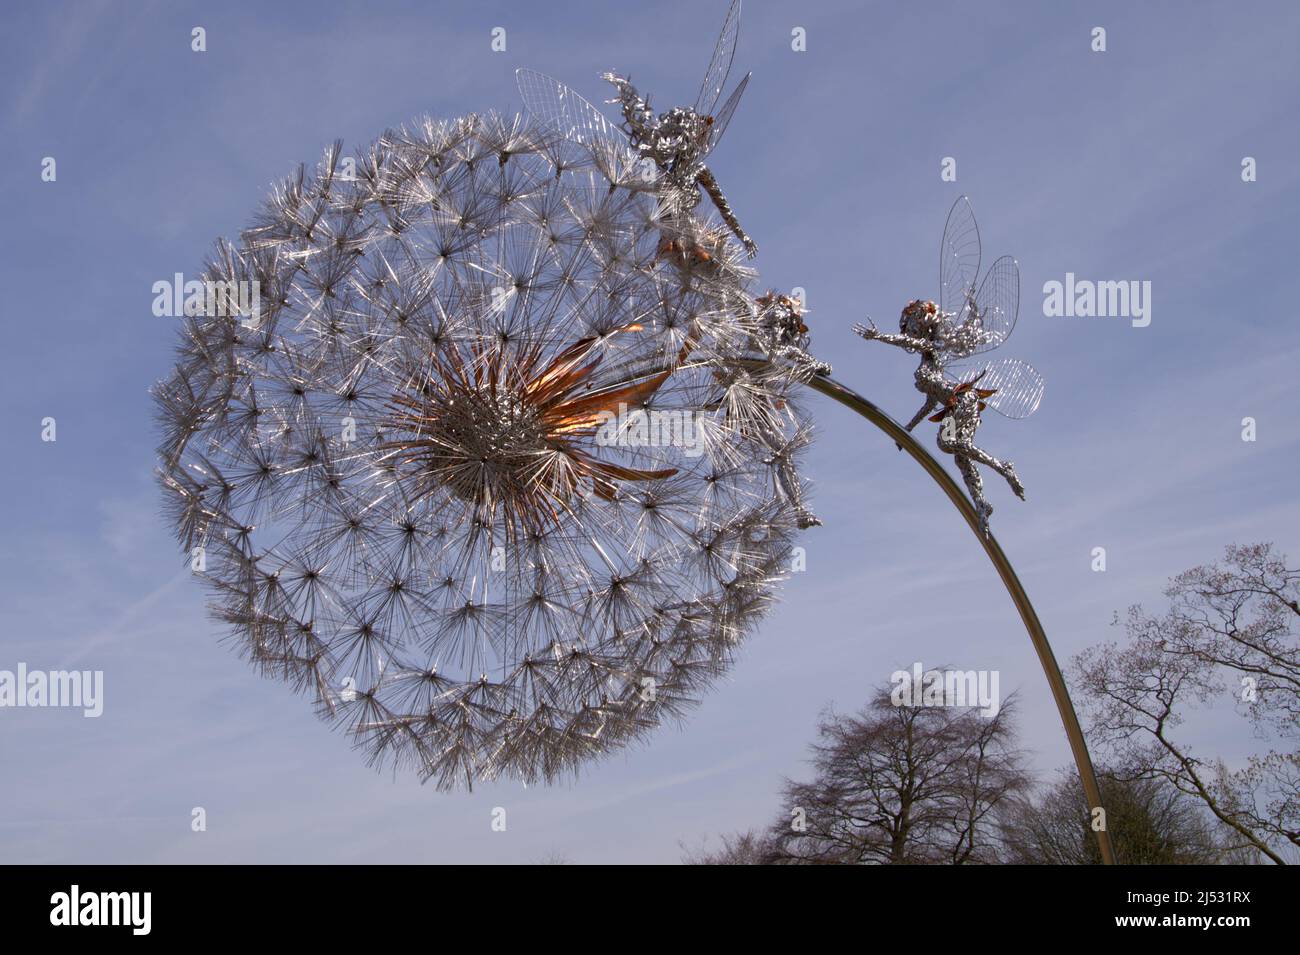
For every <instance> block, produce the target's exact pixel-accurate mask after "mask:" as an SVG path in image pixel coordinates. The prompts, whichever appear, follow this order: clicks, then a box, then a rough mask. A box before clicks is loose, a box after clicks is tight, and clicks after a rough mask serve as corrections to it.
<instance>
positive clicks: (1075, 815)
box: [998, 770, 1256, 865]
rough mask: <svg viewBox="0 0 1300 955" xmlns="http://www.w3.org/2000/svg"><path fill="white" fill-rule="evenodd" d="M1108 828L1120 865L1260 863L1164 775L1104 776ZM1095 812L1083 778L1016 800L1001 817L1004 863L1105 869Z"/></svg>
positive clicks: (1065, 776) (1067, 777) (1068, 778)
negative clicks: (1082, 784)
mask: <svg viewBox="0 0 1300 955" xmlns="http://www.w3.org/2000/svg"><path fill="white" fill-rule="evenodd" d="M1098 777H1099V784H1100V786H1101V794H1102V802H1103V803H1104V804H1105V807H1106V827H1107V831H1108V832H1109V833H1110V837H1111V842H1112V843H1113V845H1114V847H1115V855H1116V858H1117V861H1118V862H1120V863H1121V864H1123V865H1196V864H1199V865H1212V864H1217V863H1227V862H1250V861H1255V858H1256V856H1255V853H1254V851H1253V850H1250V851H1248V852H1247V851H1243V850H1242V848H1241V839H1240V837H1239V836H1238V835H1237V833H1236V832H1235V831H1233V830H1231V829H1229V828H1228V827H1227V826H1224V825H1222V824H1221V823H1219V822H1218V820H1216V819H1214V818H1213V817H1211V816H1209V814H1208V813H1207V812H1206V810H1205V807H1204V806H1202V805H1201V804H1200V803H1199V802H1198V801H1197V800H1196V799H1194V798H1193V797H1190V796H1188V795H1186V794H1185V793H1183V792H1181V791H1180V790H1179V789H1178V788H1177V787H1176V786H1174V785H1173V784H1172V783H1170V782H1168V781H1167V780H1165V779H1162V778H1159V777H1150V776H1142V775H1141V774H1135V773H1132V772H1119V773H1114V772H1105V771H1103V772H1100V773H1099V774H1098ZM1092 822H1093V820H1092V814H1091V811H1090V807H1089V806H1088V801H1087V799H1086V798H1085V797H1084V794H1083V790H1082V788H1081V787H1080V785H1079V779H1078V776H1077V775H1075V774H1074V773H1073V772H1072V771H1070V770H1062V771H1061V773H1060V781H1059V782H1057V783H1056V784H1055V785H1053V786H1050V787H1048V788H1047V789H1046V790H1045V791H1043V792H1042V793H1040V794H1038V795H1037V796H1036V797H1032V798H1031V797H1026V796H1017V797H1016V798H1014V799H1011V800H1008V801H1006V802H1005V803H1004V804H1003V806H1002V808H1001V810H1000V811H999V813H998V827H999V830H1000V834H1001V838H1002V847H1003V853H1004V855H1003V858H1004V860H1005V861H1006V862H1009V863H1014V864H1019V865H1100V864H1101V853H1100V852H1099V850H1098V848H1097V840H1096V839H1095V838H1094V835H1093V832H1092Z"/></svg>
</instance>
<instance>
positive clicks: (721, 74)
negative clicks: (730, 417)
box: [515, 0, 830, 528]
mask: <svg viewBox="0 0 1300 955" xmlns="http://www.w3.org/2000/svg"><path fill="white" fill-rule="evenodd" d="M740 9H741V0H733V2H732V4H731V6H730V8H729V9H728V10H727V16H726V19H725V21H724V22H723V25H722V32H721V34H720V35H719V36H718V41H717V43H716V44H715V46H714V49H713V56H712V58H711V59H710V60H709V65H708V68H707V69H706V70H705V71H704V81H703V83H702V84H701V86H700V92H699V95H698V96H697V97H696V100H695V104H694V105H693V106H677V107H673V108H672V109H669V110H667V111H665V112H663V113H658V114H656V113H655V111H654V109H653V108H651V105H650V100H649V98H648V97H646V96H643V95H642V94H641V93H640V92H639V91H638V90H637V89H636V87H635V86H633V85H632V83H631V81H630V80H628V79H626V78H624V77H622V76H619V75H618V74H615V73H604V74H602V76H601V78H602V79H604V80H605V81H607V82H609V83H611V84H612V85H613V86H614V89H615V91H616V96H615V98H614V99H612V100H610V101H609V102H610V103H616V104H618V105H619V107H620V109H621V111H622V114H623V122H622V124H615V123H613V122H611V121H609V120H607V119H606V118H605V116H604V114H603V113H602V112H601V111H600V110H599V109H597V108H596V107H595V106H593V105H592V104H591V103H590V102H589V101H588V100H586V99H585V98H583V97H582V96H581V95H579V94H578V93H576V92H574V91H573V90H572V89H570V88H569V87H568V86H566V85H565V84H563V83H561V82H560V81H559V80H557V79H554V78H553V77H550V76H547V75H546V74H544V73H539V72H537V71H535V70H529V69H519V70H516V71H515V77H516V81H517V83H518V86H519V94H520V96H521V97H522V99H523V101H524V105H525V106H526V107H527V109H528V111H529V113H531V114H532V115H533V117H534V119H536V120H538V121H539V122H540V123H541V124H542V125H543V126H545V127H548V128H550V129H552V130H554V131H556V132H558V133H559V134H560V135H561V136H563V137H564V138H565V139H568V140H570V141H572V142H575V143H578V144H580V145H582V146H584V147H586V148H587V149H589V150H591V152H592V153H593V154H594V155H596V156H597V157H600V156H602V155H603V154H605V153H607V152H609V151H611V150H612V152H614V153H619V152H624V153H626V152H629V151H630V152H631V154H632V155H635V156H636V157H637V159H638V162H639V163H642V164H646V163H649V164H652V166H653V168H654V169H655V170H656V172H657V179H656V181H655V182H654V191H655V192H656V194H657V197H658V200H659V210H660V217H659V221H660V223H661V227H662V239H661V242H660V246H659V256H658V258H659V260H661V261H665V262H668V263H670V264H672V265H674V266H676V267H677V268H679V269H680V270H682V271H683V272H684V273H687V274H690V273H695V274H702V275H705V276H708V275H713V274H716V273H717V272H718V270H719V269H720V268H721V267H722V261H723V259H724V258H725V255H724V249H723V245H724V244H725V236H726V233H725V231H723V230H714V231H709V232H705V233H703V234H702V233H700V232H699V231H698V230H697V229H695V228H692V227H690V225H691V223H690V218H691V217H690V215H689V213H690V212H691V210H693V209H694V208H695V207H696V206H697V205H698V204H699V202H700V190H701V189H703V190H704V192H705V193H707V194H708V196H709V198H710V199H711V200H712V201H713V204H714V206H716V207H717V210H718V213H719V215H720V216H721V218H722V221H723V223H725V225H726V228H727V229H729V230H730V231H731V232H732V234H734V235H735V237H736V239H737V240H739V242H740V244H741V245H742V246H744V248H745V251H746V252H747V253H748V255H749V257H750V258H753V256H754V255H755V253H756V252H757V251H758V246H757V245H756V244H755V242H754V240H753V239H752V238H750V236H749V235H748V234H747V233H746V232H745V230H744V229H743V228H741V225H740V222H739V221H738V220H737V218H736V215H735V213H734V211H733V210H732V208H731V205H730V203H729V202H728V201H727V198H726V196H725V195H723V193H722V189H721V188H720V187H719V185H718V181H717V179H716V178H715V177H714V175H713V173H712V171H710V169H709V168H708V167H707V166H706V165H705V164H704V159H705V157H706V156H708V155H709V154H710V153H711V152H712V151H713V149H714V147H715V146H717V144H718V142H719V140H721V138H722V134H723V133H724V132H725V131H726V129H727V126H728V124H729V123H730V122H731V117H732V116H733V115H735V112H736V106H737V105H738V104H739V103H740V98H741V96H742V95H743V94H744V92H745V88H746V86H747V85H748V83H749V77H750V74H748V73H747V74H745V76H744V77H743V78H742V79H741V81H740V82H739V83H738V84H737V85H736V88H735V89H734V90H733V91H732V93H731V95H730V96H728V97H727V98H726V100H725V102H723V103H722V106H721V107H720V108H716V109H715V107H717V104H718V101H719V100H720V99H721V97H722V91H723V89H724V87H725V86H726V83H727V78H728V76H729V74H730V72H731V64H732V60H733V59H734V58H735V52H736V40H737V37H738V36H739V34H740ZM726 307H727V308H729V309H733V310H737V311H738V312H739V311H740V310H743V311H744V313H745V314H744V316H743V318H741V324H742V325H744V326H747V327H757V329H758V334H757V335H755V336H754V337H753V340H752V341H751V343H750V344H751V346H752V347H753V349H754V350H755V351H756V352H757V353H759V354H762V355H763V356H764V357H765V358H767V359H768V360H775V359H781V360H782V362H781V364H782V367H783V368H784V369H786V373H787V374H789V375H791V376H793V377H794V378H795V379H803V380H806V379H807V377H809V376H810V375H813V374H823V375H824V374H829V373H830V366H829V365H826V364H825V363H822V362H818V361H816V360H815V359H813V358H812V357H811V356H810V355H808V353H807V351H806V348H807V345H808V328H807V326H806V325H804V324H803V321H802V314H803V310H802V306H801V305H800V304H799V303H798V302H797V301H796V300H794V299H792V298H790V297H789V296H785V295H778V294H777V293H775V292H769V293H768V294H767V295H765V296H763V297H760V298H758V299H756V300H754V301H752V302H751V301H744V302H738V301H736V300H734V299H733V300H730V301H729V302H728V303H727V306H726ZM738 317H739V316H738ZM690 350H691V339H690V337H689V336H688V337H687V340H686V343H685V344H684V346H683V348H682V349H681V351H680V352H679V353H678V356H677V361H678V363H679V364H681V363H683V362H685V361H686V359H687V357H688V355H689V353H690ZM736 374H737V375H739V376H742V377H743V376H745V375H747V374H749V372H747V371H745V370H744V369H740V368H738V369H737V371H736ZM731 384H732V385H737V382H731ZM785 410H786V409H785V408H784V405H783V404H782V405H781V406H773V407H771V408H769V409H767V414H766V415H765V416H759V417H757V418H754V419H753V420H749V421H745V422H743V423H741V422H734V421H733V422H731V425H732V426H735V427H738V428H740V429H741V431H742V433H744V434H746V435H749V436H753V437H757V438H759V439H760V440H762V441H763V442H764V443H765V444H767V446H768V448H769V449H770V452H771V454H770V457H769V458H768V459H767V463H769V464H772V465H774V466H775V468H776V485H777V490H778V493H780V494H781V495H782V496H784V497H785V498H786V499H787V500H788V501H789V502H790V503H791V504H793V506H794V508H795V511H796V513H797V515H798V516H797V523H798V525H799V526H800V527H803V528H807V527H815V526H817V525H819V524H820V523H821V521H820V520H818V519H817V517H816V516H815V515H813V513H812V512H811V511H809V510H808V508H807V507H806V506H805V504H804V502H803V499H802V494H801V492H800V482H799V478H798V475H797V474H796V473H795V471H794V468H793V457H794V454H795V453H796V452H797V451H798V450H799V449H801V448H802V447H803V446H804V445H806V443H807V441H808V435H807V433H806V432H805V431H801V430H796V432H795V436H794V437H793V438H792V437H790V436H789V435H788V434H787V433H786V424H788V422H787V421H785V420H783V418H784V412H785Z"/></svg>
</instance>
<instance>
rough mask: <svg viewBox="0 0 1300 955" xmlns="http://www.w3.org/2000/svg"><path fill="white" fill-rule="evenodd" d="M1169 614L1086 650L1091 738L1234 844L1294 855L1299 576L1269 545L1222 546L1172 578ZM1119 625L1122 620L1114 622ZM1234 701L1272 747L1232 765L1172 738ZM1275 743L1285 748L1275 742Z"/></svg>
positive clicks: (1134, 617) (1132, 616) (1081, 665)
mask: <svg viewBox="0 0 1300 955" xmlns="http://www.w3.org/2000/svg"><path fill="white" fill-rule="evenodd" d="M1165 596H1167V597H1168V598H1169V601H1170V606H1169V609H1168V610H1167V611H1166V612H1165V613H1164V615H1163V616H1158V617H1157V616H1152V615H1150V614H1148V613H1147V612H1146V611H1144V610H1143V608H1142V607H1141V606H1134V607H1132V608H1130V609H1129V612H1128V617H1127V619H1126V620H1125V621H1124V622H1123V626H1124V629H1125V631H1126V633H1127V638H1128V639H1127V642H1125V643H1122V644H1121V643H1118V642H1109V643H1106V644H1103V645H1101V646H1098V647H1093V648H1091V649H1089V650H1087V651H1085V652H1084V653H1082V654H1080V655H1079V656H1078V657H1076V658H1075V660H1074V667H1073V676H1074V678H1075V683H1076V686H1077V688H1078V689H1079V690H1080V691H1082V698H1081V700H1080V702H1081V704H1082V709H1083V711H1084V713H1085V714H1086V715H1087V717H1088V719H1089V722H1090V727H1089V730H1090V732H1089V737H1090V739H1092V740H1093V741H1094V743H1096V744H1098V745H1100V746H1102V747H1104V748H1105V750H1106V751H1107V752H1108V753H1109V755H1110V757H1111V760H1112V762H1113V763H1114V764H1115V765H1123V766H1131V767H1136V769H1134V770H1133V773H1134V774H1135V775H1141V776H1146V777H1150V778H1156V779H1162V780H1165V781H1167V782H1168V783H1170V784H1171V785H1173V786H1174V787H1176V788H1177V789H1178V790H1179V791H1181V792H1183V793H1186V794H1188V795H1191V796H1194V797H1196V798H1198V799H1200V800H1201V801H1202V802H1204V804H1205V805H1206V807H1208V809H1209V810H1210V812H1212V813H1213V814H1214V815H1215V816H1216V817H1217V818H1218V819H1219V820H1220V821H1221V822H1222V823H1223V824H1224V825H1226V826H1228V827H1230V828H1231V829H1232V830H1234V831H1235V832H1236V834H1237V835H1238V836H1239V837H1240V839H1241V841H1242V842H1243V843H1245V844H1247V845H1249V846H1252V847H1253V848H1254V849H1255V850H1257V851H1258V852H1260V853H1262V854H1263V855H1265V856H1266V857H1267V858H1269V859H1270V860H1272V861H1273V862H1277V863H1283V862H1286V861H1288V859H1294V858H1296V850H1297V847H1300V752H1298V751H1297V748H1296V746H1295V740H1296V736H1297V729H1300V641H1298V639H1297V634H1296V632H1295V631H1294V630H1293V627H1294V626H1295V624H1296V622H1297V618H1300V571H1297V570H1291V569H1288V568H1287V566H1286V558H1285V557H1284V556H1282V555H1278V554H1275V553H1274V552H1273V549H1272V545H1270V544H1251V545H1247V546H1236V545H1233V546H1229V547H1228V548H1227V551H1226V554H1225V557H1224V560H1223V561H1222V563H1215V564H1209V565H1205V566H1201V567H1194V568H1192V569H1191V570H1188V571H1186V572H1184V573H1182V574H1179V575H1178V576H1177V577H1175V578H1173V579H1172V580H1171V581H1170V583H1169V586H1168V588H1167V589H1166V590H1165ZM1118 622H1119V621H1118V620H1117V623H1118ZM1227 699H1231V700H1233V701H1234V702H1235V705H1236V708H1237V711H1238V712H1239V713H1240V714H1241V716H1242V717H1243V718H1244V719H1245V720H1246V721H1248V723H1249V724H1250V726H1251V728H1252V729H1253V730H1254V731H1255V734H1256V735H1257V736H1258V737H1259V739H1260V740H1261V741H1264V742H1265V743H1267V742H1268V741H1273V743H1274V745H1275V747H1277V748H1269V749H1267V750H1266V751H1264V752H1259V753H1256V754H1254V755H1252V756H1251V757H1250V758H1249V759H1248V760H1247V761H1246V763H1245V764H1244V765H1243V766H1242V767H1240V768H1238V769H1235V770H1233V769H1229V768H1228V767H1227V766H1226V765H1225V764H1224V763H1223V761H1222V760H1220V759H1210V758H1206V757H1204V756H1202V755H1199V754H1198V753H1196V752H1194V750H1193V749H1192V748H1191V747H1190V746H1189V745H1187V744H1186V742H1185V741H1183V740H1180V739H1179V738H1178V737H1177V733H1176V730H1177V727H1178V726H1179V724H1180V723H1181V722H1182V721H1183V719H1184V715H1185V712H1186V710H1187V709H1188V708H1189V707H1190V706H1192V705H1195V704H1198V703H1200V704H1211V703H1215V702H1222V701H1225V700H1227ZM1278 744H1281V745H1280V746H1278Z"/></svg>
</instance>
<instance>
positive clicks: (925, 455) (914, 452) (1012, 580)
mask: <svg viewBox="0 0 1300 955" xmlns="http://www.w3.org/2000/svg"><path fill="white" fill-rule="evenodd" d="M755 364H756V365H758V364H762V363H761V362H755ZM808 387H810V388H812V389H813V390H814V391H819V392H821V393H822V394H824V395H826V396H827V397H829V398H834V399H835V400H836V401H838V402H839V403H840V404H842V405H844V406H845V407H846V408H851V409H852V410H854V411H856V412H857V413H858V414H860V415H862V417H864V418H866V419H867V420H868V421H870V422H871V423H872V424H874V425H875V426H876V427H877V428H879V429H880V430H881V431H883V432H885V434H887V435H889V436H890V437H891V438H893V439H894V440H895V441H896V442H898V444H900V445H902V447H903V448H905V449H906V450H907V453H908V454H910V455H911V456H912V457H913V458H914V459H916V462H917V463H918V464H919V465H921V467H922V468H924V469H925V471H926V473H928V474H929V475H930V477H932V478H934V481H935V483H936V484H938V485H939V487H941V488H943V492H944V493H945V494H947V495H948V499H949V500H950V501H952V503H953V506H954V507H956V508H957V510H959V511H960V512H961V515H962V517H964V518H966V523H967V524H969V525H970V529H971V530H972V531H973V532H974V534H975V536H976V538H978V540H979V542H980V543H981V544H983V545H984V552H985V553H986V554H988V555H989V560H990V561H992V562H993V566H994V567H996V568H997V571H998V575H999V576H1000V577H1001V578H1002V583H1003V584H1004V585H1005V586H1006V588H1007V593H1009V594H1010V595H1011V600H1012V602H1014V603H1015V605H1016V609H1017V610H1018V611H1020V619H1021V620H1022V621H1024V624H1025V630H1027V631H1028V632H1029V639H1030V641H1031V642H1032V643H1033V645H1034V650H1035V651H1036V652H1037V653H1038V662H1039V663H1041V664H1042V665H1043V672H1044V673H1045V674H1046V675H1047V683H1048V685H1049V686H1050V687H1051V688H1052V696H1053V697H1054V698H1055V700H1056V709H1057V711H1058V712H1059V713H1060V714H1061V722H1062V723H1063V724H1065V735H1066V736H1067V737H1068V738H1069V740H1070V749H1071V750H1073V752H1074V762H1075V765H1076V766H1077V767H1078V769H1079V780H1080V781H1081V782H1082V783H1083V791H1084V794H1085V795H1086V796H1087V797H1088V805H1089V807H1098V806H1101V804H1102V802H1101V789H1100V788H1099V787H1098V786H1097V776H1096V773H1094V772H1093V768H1092V758H1091V757H1090V756H1089V755H1088V744H1087V742H1086V741H1085V740H1084V738H1083V731H1082V730H1081V729H1080V728H1079V718H1078V716H1076V715H1075V712H1074V706H1073V704H1071V703H1070V691H1069V690H1068V688H1067V687H1066V685H1065V678H1064V677H1063V676H1061V668H1060V667H1059V666H1058V665H1057V663H1056V656H1055V654H1053V653H1052V646H1051V644H1050V643H1048V642H1047V634H1046V633H1044V632H1043V625H1042V623H1040V622H1039V620H1038V614H1037V613H1035V612H1034V606H1033V604H1031V603H1030V602H1029V596H1028V595H1027V594H1026V593H1025V588H1024V587H1022V586H1021V585H1020V579H1019V578H1018V577H1017V576H1016V571H1015V568H1013V567H1012V566H1011V561H1009V560H1007V555H1006V554H1004V553H1003V552H1002V548H1001V547H999V546H998V542H997V541H996V540H995V539H994V538H993V535H992V534H989V535H988V536H987V537H986V536H985V535H984V534H983V533H981V532H980V526H979V515H978V514H976V513H975V508H974V507H972V506H971V502H970V499H969V498H967V497H966V495H965V493H964V492H963V491H962V489H961V488H960V487H958V486H957V482H956V481H954V480H953V479H952V476H951V475H949V474H948V471H947V470H946V469H945V468H944V466H943V465H942V464H940V463H939V462H938V461H937V460H935V458H934V456H933V455H931V454H930V453H929V452H928V451H926V450H925V449H924V448H922V447H921V446H920V445H919V444H917V443H916V439H915V438H913V437H912V435H911V434H909V433H908V432H907V431H905V430H904V429H903V427H902V426H901V425H900V424H899V423H898V422H897V421H895V420H894V419H893V418H891V417H889V415H887V414H885V413H884V412H883V411H881V410H880V409H879V408H877V407H876V406H875V405H874V404H872V403H871V402H870V401H868V400H867V399H866V398H863V397H862V396H861V395H860V394H858V393H857V392H855V391H853V390H852V389H849V388H846V387H844V386H843V385H841V384H840V383H839V382H838V381H835V380H834V379H833V378H827V377H823V376H820V375H818V376H814V377H813V379H812V380H811V381H809V382H808ZM1089 818H1091V813H1089ZM1097 846H1098V848H1099V849H1100V850H1101V860H1102V862H1103V863H1104V864H1106V865H1114V864H1115V851H1114V849H1113V848H1112V847H1111V844H1110V833H1108V832H1106V831H1105V830H1104V829H1103V830H1100V831H1098V832H1097Z"/></svg>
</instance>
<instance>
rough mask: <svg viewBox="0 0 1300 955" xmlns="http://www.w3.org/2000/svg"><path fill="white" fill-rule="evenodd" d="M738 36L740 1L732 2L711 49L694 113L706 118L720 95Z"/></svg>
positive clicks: (734, 53) (729, 68)
mask: <svg viewBox="0 0 1300 955" xmlns="http://www.w3.org/2000/svg"><path fill="white" fill-rule="evenodd" d="M739 36H740V0H732V3H731V9H729V10H728V11H727V19H726V20H724V21H723V22H722V33H721V34H719V35H718V44H717V46H715V47H714V48H713V58H712V59H710V60H709V67H708V69H706V70H705V71H704V83H703V84H702V85H701V86H700V95H699V96H698V97H696V99H695V112H697V113H699V114H700V115H701V116H707V115H709V114H710V113H712V112H713V107H714V106H715V105H716V104H717V102H718V97H719V96H721V95H722V87H724V86H725V85H726V84H727V74H729V73H730V72H731V61H732V59H733V58H734V57H735V55H736V39H737V38H738V37H739Z"/></svg>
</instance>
